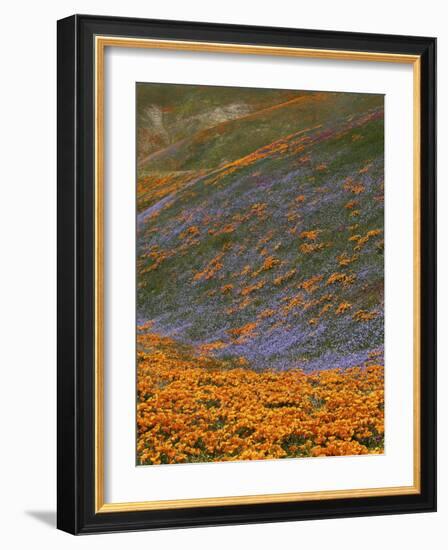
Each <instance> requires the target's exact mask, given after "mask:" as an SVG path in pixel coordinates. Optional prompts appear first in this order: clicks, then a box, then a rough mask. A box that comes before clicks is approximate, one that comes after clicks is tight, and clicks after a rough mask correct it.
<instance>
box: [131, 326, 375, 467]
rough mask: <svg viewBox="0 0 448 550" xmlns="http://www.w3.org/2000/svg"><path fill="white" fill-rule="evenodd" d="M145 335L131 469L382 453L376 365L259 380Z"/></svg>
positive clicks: (228, 363)
mask: <svg viewBox="0 0 448 550" xmlns="http://www.w3.org/2000/svg"><path fill="white" fill-rule="evenodd" d="M148 330H149V331H148ZM150 330H151V327H142V328H141V329H140V331H139V334H138V337H137V344H138V380H137V393H138V401H137V428H138V435H137V437H138V441H137V463H138V464H142V465H144V464H148V465H149V464H173V463H182V462H214V461H229V460H250V459H253V460H257V459H269V458H273V459H278V458H294V457H310V456H339V455H360V454H368V453H370V454H380V453H382V452H383V451H384V368H383V366H381V365H376V364H373V361H372V362H371V363H372V364H370V362H367V364H366V365H364V366H360V367H352V368H349V369H346V370H338V369H332V370H326V371H320V372H314V373H304V372H303V371H301V370H298V369H293V370H287V371H273V370H263V371H259V372H258V371H255V370H253V369H251V368H248V366H247V362H246V361H245V359H244V358H240V359H238V358H232V359H228V360H226V359H223V358H219V359H218V358H215V357H213V346H211V347H206V346H202V348H198V349H194V348H193V347H191V346H186V345H181V344H179V343H176V342H175V341H174V340H172V339H171V338H168V337H162V336H159V335H157V334H153V333H151V332H150Z"/></svg>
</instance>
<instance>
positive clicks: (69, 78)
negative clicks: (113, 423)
mask: <svg viewBox="0 0 448 550" xmlns="http://www.w3.org/2000/svg"><path fill="white" fill-rule="evenodd" d="M97 35H110V36H121V37H123V36H124V37H134V38H135V37H137V38H155V39H170V40H194V41H206V42H207V41H208V42H215V43H227V44H229V43H231V44H251V45H263V46H282V47H295V48H310V49H326V50H344V51H363V52H383V53H392V54H404V55H417V56H420V60H421V89H420V98H421V111H420V112H421V125H420V128H421V135H420V143H421V163H420V167H421V174H420V196H421V203H420V204H421V207H420V216H421V257H420V263H421V274H420V275H421V289H420V291H421V315H420V334H421V346H420V350H421V351H420V353H421V355H420V360H421V365H422V368H421V379H420V388H421V409H420V410H421V416H420V425H421V437H420V458H421V479H420V482H421V484H420V493H419V494H408V495H389V496H372V497H354V498H343V499H331V500H313V501H300V502H276V503H261V504H243V505H241V504H238V505H231V506H207V507H194V508H176V509H164V510H140V511H138V510H136V511H123V512H106V513H104V512H103V513H96V512H95V505H94V502H95V433H94V431H95V430H94V415H95V391H94V384H95V378H94V361H95V358H94V357H95V354H94V345H95V344H94V329H95V327H94V322H95V320H94V308H95V297H94V256H95V247H94V230H95V220H94V215H95V212H94V201H95V196H94V195H95V192H94V189H95V188H94V182H93V178H94V171H95V170H94V165H95V157H94V155H95V151H94V150H95V147H94V124H95V121H94V101H95V97H94V55H93V43H94V38H95V36H97ZM57 68H58V90H57V98H58V106H57V114H58V127H57V131H58V156H57V159H58V169H57V176H58V272H57V276H58V335H57V336H58V385H57V390H58V400H57V408H58V410H57V417H58V428H57V435H58V447H57V453H58V457H57V458H58V471H57V483H58V491H57V500H58V504H57V526H58V528H59V529H62V530H64V531H67V532H69V533H72V534H84V533H102V532H112V531H129V530H140V529H164V528H180V527H194V526H210V525H230V524H244V523H246V524H248V523H262V522H278V521H291V520H307V519H322V518H341V517H353V516H370V515H386V514H402V513H412V512H432V511H435V510H436V207H435V201H436V172H435V166H436V39H435V38H424V37H411V36H394V35H380V34H359V33H346V32H335V31H317V30H301V29H300V30H299V29H287V28H269V27H252V26H240V25H222V24H214V23H191V22H182V21H159V20H149V19H148V20H143V19H131V18H124V17H101V16H90V15H74V16H71V17H68V18H66V19H62V20H60V21H58V61H57Z"/></svg>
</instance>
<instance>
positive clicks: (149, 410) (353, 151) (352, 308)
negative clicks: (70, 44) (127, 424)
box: [129, 82, 385, 465]
mask: <svg viewBox="0 0 448 550" xmlns="http://www.w3.org/2000/svg"><path fill="white" fill-rule="evenodd" d="M136 157H137V158H136V167H137V168H136V170H137V191H136V203H137V204H136V230H137V237H136V242H137V253H136V283H137V291H136V292H137V312H136V319H137V327H136V328H137V347H136V349H137V464H138V465H155V464H176V463H192V462H221V461H240V460H264V459H280V458H289V459H291V458H303V457H325V456H340V455H365V454H382V453H384V447H385V443H384V442H385V432H384V374H385V373H384V96H383V95H381V94H363V93H338V92H322V91H303V90H284V89H272V88H271V89H267V88H266V89H263V88H243V87H223V86H200V85H177V84H164V83H144V82H138V83H137V84H136ZM129 184H130V185H132V184H133V182H129Z"/></svg>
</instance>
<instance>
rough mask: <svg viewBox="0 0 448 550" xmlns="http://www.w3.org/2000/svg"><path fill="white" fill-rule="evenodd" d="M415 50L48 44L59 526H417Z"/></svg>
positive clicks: (80, 29) (422, 349)
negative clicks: (412, 520)
mask: <svg viewBox="0 0 448 550" xmlns="http://www.w3.org/2000/svg"><path fill="white" fill-rule="evenodd" d="M435 50H436V41H435V39H434V38H423V37H407V36H385V35H367V34H355V33H343V32H332V31H316V30H297V29H283V28H282V29H279V28H263V27H248V26H232V25H218V24H209V23H188V22H177V21H155V20H139V19H127V18H113V17H97V16H87V15H85V16H84V15H80V16H78V15H76V16H72V17H69V18H67V19H63V20H61V21H59V22H58V285H59V286H58V527H59V528H60V529H62V530H64V531H67V532H70V533H73V534H82V533H98V532H109V531H125V530H136V529H158V528H168V527H188V526H203V525H224V524H236V523H255V522H269V521H288V520H303V519H315V518H332V517H349V516H365V515H374V514H394V513H395V514H397V513H406V512H409V513H410V512H425V511H426V512H428V511H434V510H435V507H436V504H435V502H436V466H435V461H436V453H435V434H436V432H435V410H436V403H435V399H436V393H435V382H436V375H435V364H436V361H435V354H436V343H435V337H436V336H435V335H436V330H435V322H436V317H435V313H436V305H435V304H436V283H435V276H436V269H435V265H436V258H435V250H436V249H435V223H436V222H435V150H436V149H435V73H436V68H435Z"/></svg>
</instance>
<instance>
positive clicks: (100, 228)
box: [94, 36, 421, 513]
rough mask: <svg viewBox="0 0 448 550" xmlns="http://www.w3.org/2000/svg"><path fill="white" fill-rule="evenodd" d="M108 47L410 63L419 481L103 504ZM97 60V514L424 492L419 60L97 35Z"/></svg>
mask: <svg viewBox="0 0 448 550" xmlns="http://www.w3.org/2000/svg"><path fill="white" fill-rule="evenodd" d="M107 47H120V48H145V49H148V48H149V49H159V50H178V51H197V52H208V53H232V54H246V55H247V54H251V55H267V56H286V57H301V58H313V59H327V60H347V61H370V62H382V63H384V62H386V63H406V64H412V66H413V119H414V120H413V132H414V135H413V144H414V148H413V182H414V183H413V185H414V189H413V198H414V200H413V239H414V246H413V258H414V262H413V263H414V265H413V276H414V277H413V283H414V284H413V298H414V325H413V326H414V328H413V334H414V349H413V357H414V361H413V363H414V364H413V383H414V388H413V414H414V418H413V439H414V445H413V454H414V457H413V458H414V471H413V473H414V476H413V477H414V483H413V485H410V486H403V487H380V488H371V489H347V490H345V489H343V490H332V491H314V492H301V493H281V494H280V493H277V494H265V495H243V496H228V497H227V496H226V497H216V498H193V499H180V500H158V501H142V502H120V503H106V502H105V501H104V284H103V281H104V56H105V49H106V48H107ZM94 56H95V57H94V59H95V75H94V76H95V323H94V324H95V364H94V369H95V393H94V395H95V513H108V512H129V511H142V510H163V509H175V508H194V507H204V506H223V505H227V506H230V505H241V504H260V503H274V502H294V501H296V502H299V501H301V502H303V501H315V500H331V499H341V498H361V497H375V496H376V497H379V496H392V495H410V494H419V493H420V479H421V471H420V437H421V426H420V396H421V391H420V368H421V365H420V309H421V305H420V272H421V266H420V231H421V220H420V158H421V147H420V116H421V114H420V111H421V101H420V86H421V76H420V65H421V62H420V56H417V55H401V54H390V53H376V52H355V51H343V50H324V49H308V48H294V47H280V46H255V45H250V44H247V45H246V44H225V43H213V42H194V41H180V40H158V39H149V38H148V39H142V38H124V37H116V36H96V37H95V43H94Z"/></svg>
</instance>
